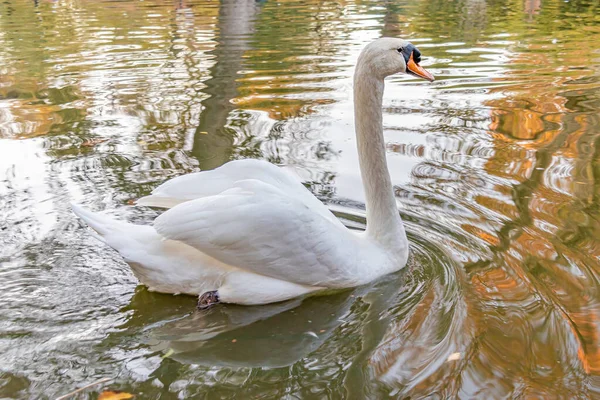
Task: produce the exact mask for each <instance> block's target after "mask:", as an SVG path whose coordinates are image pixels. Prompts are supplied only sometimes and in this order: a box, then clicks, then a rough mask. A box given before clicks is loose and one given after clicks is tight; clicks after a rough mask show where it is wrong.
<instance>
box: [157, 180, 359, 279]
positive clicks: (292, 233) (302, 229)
mask: <svg viewBox="0 0 600 400" xmlns="http://www.w3.org/2000/svg"><path fill="white" fill-rule="evenodd" d="M340 226H341V228H340ZM154 227H155V229H156V230H157V231H158V232H159V233H160V234H161V235H162V236H164V237H166V238H168V239H173V240H179V241H182V242H184V243H186V244H188V245H191V246H193V247H195V248H197V249H198V250H200V251H202V252H203V253H206V254H208V255H209V256H211V257H213V258H215V259H217V260H219V261H221V262H224V263H226V264H228V265H233V266H236V267H238V268H242V269H245V270H247V271H251V272H254V273H258V274H262V275H267V276H270V277H274V278H278V279H282V280H285V281H289V282H294V283H299V284H303V285H313V286H315V285H317V286H328V287H340V286H348V285H349V284H351V283H353V282H350V281H351V280H352V279H355V278H356V277H357V276H360V275H358V274H357V273H358V271H357V270H356V269H357V268H358V267H357V265H360V260H359V259H358V258H359V253H360V249H359V247H360V246H359V241H358V240H357V237H356V236H355V235H354V234H352V233H351V232H350V231H348V230H347V229H346V228H344V227H343V225H341V224H339V225H338V224H334V223H332V222H331V221H329V220H328V219H327V218H325V217H323V215H321V214H320V213H318V212H314V211H313V210H312V209H311V208H309V207H308V206H307V205H306V204H304V203H303V202H302V201H300V200H298V199H297V198H295V197H294V196H290V195H288V194H286V193H284V192H282V191H281V190H279V189H278V188H276V187H274V186H272V185H269V184H266V183H264V182H261V181H257V180H245V181H240V182H237V183H236V184H235V185H234V187H233V188H232V189H230V190H227V191H225V192H223V193H221V194H219V195H216V196H210V197H204V198H201V199H196V200H192V201H188V202H186V203H182V204H179V205H177V206H175V207H173V208H172V209H170V210H168V211H166V212H165V213H163V214H162V215H161V216H159V217H158V218H157V219H156V220H155V222H154Z"/></svg>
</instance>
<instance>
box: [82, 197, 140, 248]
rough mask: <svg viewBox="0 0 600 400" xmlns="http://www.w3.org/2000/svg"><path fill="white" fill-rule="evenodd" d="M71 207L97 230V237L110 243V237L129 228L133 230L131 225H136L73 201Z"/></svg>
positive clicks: (95, 235) (95, 234)
mask: <svg viewBox="0 0 600 400" xmlns="http://www.w3.org/2000/svg"><path fill="white" fill-rule="evenodd" d="M71 209H72V210H73V213H74V214H75V215H77V216H78V217H79V218H81V219H82V220H83V222H85V223H86V224H87V225H88V226H89V227H90V228H92V229H93V230H94V231H96V233H94V234H93V236H94V237H95V238H96V239H98V240H101V241H103V242H104V243H107V244H109V245H110V243H108V240H107V239H108V238H110V237H111V236H115V235H120V234H124V233H126V232H127V231H128V230H131V227H132V226H134V225H132V224H129V223H127V222H122V221H117V220H116V219H114V218H111V217H109V216H106V215H102V214H98V213H95V212H92V211H90V210H88V209H87V208H85V207H83V206H80V205H79V204H75V203H71Z"/></svg>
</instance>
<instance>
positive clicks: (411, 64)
mask: <svg viewBox="0 0 600 400" xmlns="http://www.w3.org/2000/svg"><path fill="white" fill-rule="evenodd" d="M406 72H407V73H409V74H411V75H415V76H418V77H419V78H423V79H427V80H428V81H429V82H433V81H434V80H435V78H434V77H433V75H431V72H429V71H427V70H426V69H425V68H423V67H421V66H420V65H419V64H417V63H416V62H415V60H414V59H413V55H412V53H411V54H410V58H409V59H408V62H407V63H406Z"/></svg>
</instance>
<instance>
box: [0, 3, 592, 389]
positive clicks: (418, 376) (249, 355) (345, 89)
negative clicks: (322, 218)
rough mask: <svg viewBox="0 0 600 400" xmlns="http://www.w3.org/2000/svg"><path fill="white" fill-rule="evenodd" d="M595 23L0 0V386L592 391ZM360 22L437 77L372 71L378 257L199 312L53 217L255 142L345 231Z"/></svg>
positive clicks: (545, 12) (419, 7)
mask: <svg viewBox="0 0 600 400" xmlns="http://www.w3.org/2000/svg"><path fill="white" fill-rule="evenodd" d="M599 15H600V10H599V5H598V2H597V1H591V0H590V1H569V2H563V1H554V0H551V1H547V2H541V1H538V0H526V1H524V2H522V1H518V2H517V1H512V0H506V1H493V2H492V1H483V0H459V1H454V2H447V1H424V0H423V1H421V0H417V1H412V2H405V1H400V2H395V1H394V2H392V1H386V2H374V1H373V2H355V1H348V2H346V1H344V2H338V3H332V2H317V1H308V2H294V1H280V2H271V1H264V2H255V1H242V2H239V1H238V2H230V1H221V2H214V1H174V2H169V3H164V2H156V1H144V2H109V1H106V2H103V1H100V2H95V3H89V2H85V3H81V2H77V1H62V0H61V1H37V2H29V1H25V0H7V1H5V2H4V3H2V4H0V210H1V211H0V276H1V277H2V283H3V290H2V291H1V293H0V320H1V321H2V323H1V324H0V350H1V351H0V394H1V395H2V396H1V397H8V398H15V397H16V398H40V397H42V398H54V397H56V396H58V395H60V394H64V393H67V392H69V391H71V390H73V389H75V388H76V387H79V386H82V385H84V384H86V383H89V382H93V381H95V380H97V379H100V378H104V377H110V378H114V382H113V383H112V384H111V385H110V386H111V387H113V388H115V389H120V390H126V391H130V392H132V393H136V394H138V395H139V396H140V397H143V398H157V397H159V396H161V398H177V397H179V398H184V397H193V396H196V397H206V398H236V397H237V398H239V396H240V395H241V393H244V394H245V395H246V394H247V396H249V397H252V396H254V397H258V398H282V397H285V396H288V397H290V398H310V399H312V398H385V397H390V396H391V397H393V398H405V397H408V396H410V397H411V398H423V397H427V396H433V397H435V396H437V397H440V398H446V397H460V398H515V397H519V396H521V397H536V396H537V397H544V398H548V397H557V396H558V397H563V398H594V397H597V396H599V395H600V394H599V393H598V392H599V391H600V378H599V376H598V375H599V371H600V352H599V350H598V348H599V336H600V334H599V328H598V318H599V312H600V310H599V306H598V288H599V280H598V273H599V269H600V266H599V263H600V261H599V260H600V243H599V242H598V240H599V239H598V238H600V224H599V222H598V221H599V220H600V219H599V204H600V200H599V199H598V196H599V194H600V191H599V184H600V178H598V176H599V174H600V166H599V164H598V159H599V157H598V153H599V151H600V139H599V138H598V135H599V134H600V118H599V117H598V115H599V112H600V68H599V67H598V65H600V64H599V61H600V53H599V50H598V43H600V28H599V27H600V17H599ZM381 35H389V36H403V37H406V38H410V40H412V41H413V42H414V43H415V44H416V45H417V46H418V47H419V48H420V50H421V52H422V53H423V55H424V63H425V64H426V65H427V66H428V68H430V69H431V70H432V71H433V72H434V73H435V74H436V76H437V80H436V82H435V83H434V84H433V85H429V84H427V83H425V82H419V81H416V80H413V79H411V78H406V77H393V78H392V79H390V80H389V81H388V84H387V89H386V90H387V91H386V96H385V99H384V108H385V110H384V114H385V115H384V118H385V130H386V140H387V143H388V150H389V153H388V156H389V157H388V159H389V163H390V169H391V171H392V178H393V181H394V183H395V185H396V194H397V197H398V200H399V205H400V210H401V213H402V215H403V218H404V219H405V220H406V221H407V225H408V228H409V233H410V239H411V242H412V244H413V255H412V259H411V261H410V264H409V266H408V268H407V269H405V270H404V271H402V272H401V273H399V274H396V275H394V276H392V277H387V278H385V279H383V280H382V281H381V282H376V283H374V284H373V285H370V286H369V287H365V288H358V289H356V290H350V291H346V292H341V293H336V294H332V295H330V296H326V297H316V298H311V299H307V300H305V301H301V300H297V301H291V302H287V303H282V304H276V305H270V306H265V307H254V308H244V307H233V306H227V307H221V308H218V309H215V310H213V311H211V312H210V313H209V314H208V315H202V314H199V313H196V312H195V311H194V305H195V301H194V299H192V298H187V297H174V296H164V295H157V294H153V293H149V292H148V291H146V290H145V289H144V288H141V287H136V281H135V279H134V278H133V276H132V274H131V273H130V272H129V269H128V267H127V266H126V265H125V264H124V263H123V262H122V261H121V260H120V258H119V257H118V256H117V255H115V254H114V252H112V251H111V250H109V249H107V248H106V247H104V246H102V245H101V244H99V243H97V242H96V241H95V240H94V239H92V238H91V237H90V236H89V235H88V233H87V232H86V231H85V230H84V229H83V228H82V227H80V226H79V225H78V223H77V222H76V220H75V218H74V217H73V216H72V215H71V213H70V211H69V209H68V202H69V201H77V202H81V203H86V204H90V205H91V206H92V207H96V208H102V209H107V210H109V212H112V213H114V214H118V216H119V217H121V218H127V219H130V220H134V221H139V222H141V223H148V222H150V221H151V220H152V219H153V218H154V217H155V216H156V212H155V211H152V210H149V209H136V208H133V207H130V206H128V205H127V203H128V201H129V200H131V199H135V198H138V197H140V196H142V195H145V194H147V193H148V192H149V191H150V190H151V189H152V188H153V187H155V186H156V185H157V184H159V183H161V182H163V181H165V180H166V179H168V178H171V177H174V176H178V175H181V174H184V173H187V172H191V171H196V170H198V169H209V168H214V167H217V166H219V165H221V164H222V163H224V162H226V161H228V160H230V159H235V158H248V157H252V158H264V159H267V160H269V161H271V162H275V163H278V164H282V165H284V166H286V167H288V168H293V169H295V170H296V171H297V172H298V174H299V175H300V176H301V177H302V179H303V181H304V182H305V184H306V185H307V186H308V187H309V188H310V189H311V190H312V191H313V192H314V193H315V195H317V196H319V197H320V198H321V199H323V200H324V201H326V202H328V203H329V204H330V205H331V207H332V208H333V209H334V210H335V211H336V212H337V213H338V215H339V216H340V218H342V220H343V221H344V222H345V223H346V224H347V225H348V226H350V227H355V228H358V229H361V228H363V227H364V218H363V217H362V215H363V197H362V190H361V186H360V180H359V173H358V164H357V158H356V150H355V147H354V134H353V116H352V104H351V79H350V78H351V75H352V68H353V65H354V62H355V60H356V57H357V55H358V52H359V51H360V49H361V48H362V46H363V45H364V44H365V43H367V42H368V41H370V40H372V39H374V38H376V37H379V36H381ZM100 389H101V388H99V387H98V388H93V389H91V390H90V391H88V393H94V390H100ZM90 396H92V395H91V394H90ZM84 397H85V396H84Z"/></svg>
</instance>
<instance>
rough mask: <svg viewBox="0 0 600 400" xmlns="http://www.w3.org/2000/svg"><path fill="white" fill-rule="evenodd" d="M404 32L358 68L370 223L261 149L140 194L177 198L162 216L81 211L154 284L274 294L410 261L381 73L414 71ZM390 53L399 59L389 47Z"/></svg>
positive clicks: (341, 281) (239, 297)
mask: <svg viewBox="0 0 600 400" xmlns="http://www.w3.org/2000/svg"><path fill="white" fill-rule="evenodd" d="M405 43H407V42H404V41H402V40H399V39H387V38H384V39H379V40H377V41H375V42H373V43H372V44H370V45H369V46H367V47H366V48H365V50H364V51H363V53H362V54H361V57H360V58H359V62H358V65H357V69H356V73H355V80H354V83H355V88H354V90H355V96H354V99H355V114H356V117H355V122H356V134H357V142H358V149H359V154H360V166H361V172H362V178H363V181H364V185H365V192H366V200H367V204H366V205H367V221H368V225H367V230H366V231H365V232H362V233H357V232H352V231H350V230H348V229H347V228H346V227H344V226H343V225H342V223H341V222H340V221H339V220H338V219H337V218H336V217H335V216H334V215H333V214H332V213H331V212H330V211H329V210H328V209H327V207H325V206H324V205H323V204H322V203H321V202H320V201H319V200H318V199H317V198H315V197H314V196H313V195H312V194H311V193H310V192H309V191H308V190H307V189H306V188H305V187H304V186H303V185H302V184H301V183H300V182H299V181H298V180H297V179H296V178H295V177H294V176H292V175H291V174H289V173H288V172H286V171H285V170H283V169H281V168H279V167H276V166H274V165H272V164H269V163H268V162H265V161H259V160H239V161H232V162H229V163H227V164H225V165H223V166H222V167H219V168H217V169H215V170H212V171H206V172H198V173H194V174H189V175H184V176H181V177H178V178H175V179H172V180H170V181H168V182H166V183H164V184H163V185H161V186H159V187H158V188H157V189H156V190H154V191H153V192H152V195H150V196H148V197H144V198H142V199H140V200H139V201H138V204H141V205H149V206H157V207H165V208H169V210H167V211H166V212H164V213H163V214H162V215H161V216H159V217H158V218H157V219H156V220H155V222H154V225H153V226H142V225H133V224H129V223H125V222H120V221H116V220H114V219H111V218H108V217H106V216H103V215H100V214H96V213H92V212H90V211H88V210H86V209H84V208H82V207H80V206H73V210H74V212H75V213H76V214H77V215H78V216H79V217H80V218H82V219H83V220H84V221H85V222H86V223H87V224H88V225H89V226H90V227H92V228H93V229H94V230H96V232H98V233H99V235H100V238H101V239H102V240H104V241H105V242H106V243H107V244H108V245H109V246H111V247H113V248H114V249H115V250H117V251H118V252H119V253H120V254H121V255H122V256H123V257H124V259H125V260H126V261H127V262H129V263H130V265H131V267H132V269H133V272H134V273H135V275H136V277H137V278H138V279H139V280H140V281H141V282H142V283H143V284H145V285H147V286H148V287H149V288H150V289H151V290H155V291H158V292H164V293H186V294H193V295H199V294H202V293H205V292H209V291H217V293H218V296H219V300H220V301H221V302H226V303H237V304H247V305H251V304H266V303H272V302H277V301H283V300H287V299H290V298H294V297H297V296H301V295H304V294H307V293H310V292H314V291H319V290H324V289H328V288H330V289H337V288H345V287H353V286H358V285H361V284H365V283H368V282H370V281H372V280H374V279H376V278H378V277H380V276H382V275H385V274H388V273H390V272H393V271H396V270H398V269H400V268H402V267H403V266H404V265H405V264H406V261H407V258H408V241H407V239H406V234H405V231H404V227H403V225H402V221H401V219H400V216H399V214H398V211H397V208H396V201H395V197H394V194H393V192H392V185H391V180H390V176H389V173H388V169H387V163H386V160H385V145H384V139H383V128H382V114H381V105H382V96H383V87H384V83H383V78H384V77H385V76H387V75H389V74H391V73H396V72H405V69H406V65H402V64H403V63H404V59H402V57H401V56H400V57H398V58H400V59H402V62H399V61H397V60H396V59H394V58H393V57H392V55H391V50H393V51H394V52H395V51H396V48H398V47H399V46H403V45H404V44H405ZM388 58H389V59H388Z"/></svg>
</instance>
